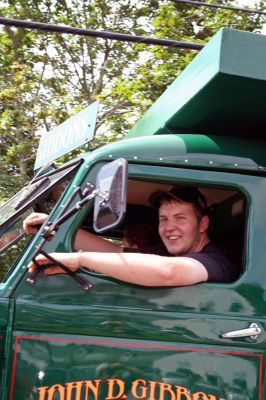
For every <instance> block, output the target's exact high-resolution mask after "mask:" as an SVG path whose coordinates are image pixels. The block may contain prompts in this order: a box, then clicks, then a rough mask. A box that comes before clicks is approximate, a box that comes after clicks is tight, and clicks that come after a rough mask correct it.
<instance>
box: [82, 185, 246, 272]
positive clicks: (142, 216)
mask: <svg viewBox="0 0 266 400" xmlns="http://www.w3.org/2000/svg"><path fill="white" fill-rule="evenodd" d="M176 183H178V182H176ZM172 186H173V183H165V182H163V183H162V182H151V181H144V180H135V179H129V180H128V188H127V209H126V215H125V218H124V220H123V222H122V223H121V224H120V225H119V226H118V227H116V228H114V229H112V230H109V231H107V232H104V233H102V234H101V236H103V237H105V238H107V239H111V240H116V241H118V242H120V243H121V245H122V242H123V235H124V231H125V229H126V227H128V226H130V225H133V224H137V223H147V224H152V225H154V226H155V228H156V230H157V227H158V216H157V211H156V210H155V209H154V208H152V207H151V206H150V205H149V198H150V196H151V194H152V193H154V192H156V191H158V190H162V191H167V190H169V189H170V188H171V187H172ZM197 187H198V189H199V190H200V191H201V193H202V194H203V195H204V196H205V198H206V200H207V205H208V213H209V217H210V227H209V236H210V238H211V240H212V241H213V242H214V243H216V244H217V245H218V246H219V247H220V248H221V250H223V252H224V253H225V254H226V255H227V256H228V257H229V258H230V259H231V260H232V262H233V263H234V264H236V265H238V266H239V268H240V270H241V269H242V268H243V265H244V251H243V249H244V243H245V231H246V200H245V196H244V194H243V193H241V192H240V191H239V190H237V189H234V188H222V187H199V186H197ZM81 227H82V228H83V229H87V230H89V231H93V228H92V215H91V214H90V215H89V216H87V217H86V219H85V220H84V221H83V224H82V226H81Z"/></svg>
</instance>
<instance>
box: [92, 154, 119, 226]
mask: <svg viewBox="0 0 266 400" xmlns="http://www.w3.org/2000/svg"><path fill="white" fill-rule="evenodd" d="M96 190H97V191H99V194H98V195H97V196H96V198H95V202H94V216H93V228H94V230H95V232H104V231H106V230H108V229H111V228H113V227H115V226H117V225H118V224H120V223H121V222H122V220H123V218H124V216H125V212H126V198H127V161H126V160H124V159H123V158H118V159H117V160H115V161H112V162H111V163H109V164H106V165H104V166H103V167H102V168H101V169H100V171H99V173H98V176H97V180H96Z"/></svg>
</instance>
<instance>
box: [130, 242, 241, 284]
mask: <svg viewBox="0 0 266 400" xmlns="http://www.w3.org/2000/svg"><path fill="white" fill-rule="evenodd" d="M124 252H125V253H142V254H155V255H158V256H165V257H174V256H173V255H172V254H170V253H169V252H168V251H167V250H166V248H165V247H164V246H158V247H147V248H142V249H130V248H124ZM177 257H178V256H177ZM184 257H190V258H194V259H195V260H198V261H199V262H200V263H201V264H203V265H204V267H205V268H206V270H207V272H208V279H207V280H208V282H220V283H229V282H233V281H234V280H236V279H237V277H238V276H239V271H238V269H237V267H236V266H235V265H234V264H233V263H232V262H231V261H230V260H229V259H228V258H227V257H226V256H225V255H224V254H223V252H222V251H221V250H220V249H219V248H218V247H217V246H216V245H215V244H214V243H211V242H209V243H207V244H206V246H204V247H203V249H202V250H201V251H200V252H191V253H187V254H184Z"/></svg>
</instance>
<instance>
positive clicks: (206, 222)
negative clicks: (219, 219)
mask: <svg viewBox="0 0 266 400" xmlns="http://www.w3.org/2000/svg"><path fill="white" fill-rule="evenodd" d="M209 222H210V221H209V217H208V216H207V215H203V217H202V218H201V220H200V233H204V232H206V231H207V229H208V227H209Z"/></svg>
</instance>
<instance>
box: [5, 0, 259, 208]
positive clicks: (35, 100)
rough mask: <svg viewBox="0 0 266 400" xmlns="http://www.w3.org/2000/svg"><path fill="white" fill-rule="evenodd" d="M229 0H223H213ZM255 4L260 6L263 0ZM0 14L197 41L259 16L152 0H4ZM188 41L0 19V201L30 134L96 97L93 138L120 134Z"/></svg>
mask: <svg viewBox="0 0 266 400" xmlns="http://www.w3.org/2000/svg"><path fill="white" fill-rule="evenodd" d="M220 3H223V4H230V2H228V1H227V0H224V1H220ZM257 8H259V9H264V8H265V1H258V4H257ZM0 12H1V14H2V15H4V16H5V17H9V18H17V19H29V20H32V21H39V22H47V23H52V24H61V25H62V24H65V25H69V26H73V27H85V28H88V29H95V30H105V31H113V32H120V33H128V34H132V35H142V36H155V37H159V38H170V39H176V40H182V41H192V42H199V43H205V42H207V41H208V40H209V38H210V37H211V36H213V34H214V33H215V32H216V31H217V30H218V29H219V28H220V27H222V26H227V27H231V28H236V29H242V30H246V31H252V32H259V31H260V29H261V27H262V24H263V22H264V18H263V17H262V16H258V15H256V14H244V13H236V12H233V11H228V10H222V9H220V10H219V9H215V8H204V7H199V8H195V7H192V6H190V5H188V4H185V3H174V2H171V1H163V0H162V1H157V0H149V1H147V0H139V1H137V0H119V1H114V0H108V1H107V0H90V1H82V0H42V1H40V0H27V1H26V0H4V1H2V2H1V5H0ZM195 54H196V52H195V51H189V50H182V49H176V48H165V47H159V46H147V45H143V44H137V45H136V44H132V43H125V42H118V41H111V40H108V39H107V40H103V39H96V38H89V37H83V36H76V35H67V34H59V33H48V32H40V31H31V30H29V29H25V30H23V29H21V28H12V27H7V26H5V27H2V28H1V39H0V66H1V81H0V86H1V93H0V100H1V101H0V131H1V136H0V161H1V163H0V174H1V178H0V202H1V201H2V200H4V199H5V198H8V197H9V196H10V194H11V193H13V192H15V191H16V190H17V188H18V187H21V186H22V184H23V183H24V182H25V181H28V180H29V179H30V178H31V177H32V171H33V168H32V166H33V163H34V159H35V154H36V147H37V143H38V140H39V137H38V135H39V134H40V133H41V132H42V131H44V130H46V131H47V130H50V129H52V128H53V127H54V126H56V125H58V124H60V123H61V122H63V121H64V120H65V119H67V118H68V117H69V116H70V115H72V114H74V113H76V112H77V111H79V110H81V109H82V108H84V107H86V106H88V104H90V103H91V102H92V101H94V100H95V99H98V100H100V102H101V110H100V116H99V120H98V123H97V136H96V140H95V143H96V144H99V143H104V142H107V141H111V140H115V139H117V138H121V137H122V136H123V135H124V134H125V133H126V132H127V131H128V129H129V128H130V127H131V126H132V125H133V124H134V122H135V121H136V120H137V119H138V117H139V116H140V115H142V114H143V112H144V111H145V110H146V109H147V108H148V107H149V106H150V105H151V104H152V103H153V102H154V100H155V99H156V98H158V96H159V95H160V94H161V93H162V92H163V91H164V90H165V88H166V87H167V86H168V85H169V84H170V83H171V82H172V81H173V79H174V78H175V77H176V76H177V75H178V74H179V73H180V71H182V70H183V68H184V67H185V66H186V65H187V63H188V62H189V61H190V60H191V59H192V58H193V57H194V56H195Z"/></svg>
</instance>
